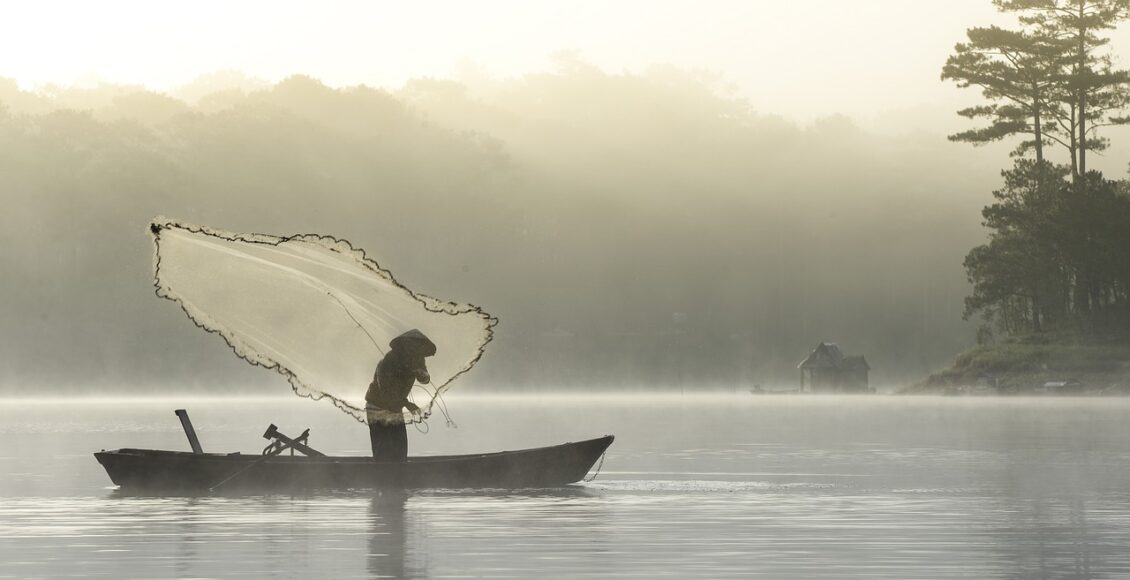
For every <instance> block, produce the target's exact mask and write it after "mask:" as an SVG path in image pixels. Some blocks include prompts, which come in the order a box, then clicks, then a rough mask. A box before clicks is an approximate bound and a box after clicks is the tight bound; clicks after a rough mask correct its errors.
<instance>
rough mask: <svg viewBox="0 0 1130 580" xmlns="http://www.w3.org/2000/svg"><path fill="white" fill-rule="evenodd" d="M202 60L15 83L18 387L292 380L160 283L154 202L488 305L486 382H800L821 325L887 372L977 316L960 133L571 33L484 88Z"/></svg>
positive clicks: (13, 245) (10, 365)
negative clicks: (811, 102)
mask: <svg viewBox="0 0 1130 580" xmlns="http://www.w3.org/2000/svg"><path fill="white" fill-rule="evenodd" d="M228 77H231V78H228ZM225 79H227V80H229V81H230V82H231V83H233V84H232V85H230V86H229V85H225V84H224V81H225ZM203 85H204V86H207V87H209V88H211V89H214V90H215V92H213V93H211V94H204V93H202V92H201V89H200V88H199V86H200V85H199V84H195V85H193V94H192V100H193V101H195V104H190V103H188V102H184V101H180V100H177V99H175V98H172V97H169V96H165V95H156V94H152V93H147V92H144V91H140V90H137V89H134V88H129V87H124V88H123V87H108V86H104V87H99V88H95V89H89V90H83V91H77V92H74V93H72V92H69V91H66V90H62V89H49V90H48V91H47V92H35V93H29V92H23V91H19V90H18V89H17V88H15V86H14V85H12V84H6V83H3V82H0V101H2V102H3V103H5V105H6V106H7V107H8V109H9V110H8V114H7V115H0V191H3V192H4V195H5V198H6V199H8V200H9V204H8V205H7V211H6V212H5V213H4V214H3V215H0V236H2V237H3V238H2V240H3V242H4V244H5V248H6V250H5V251H4V252H3V253H0V260H2V263H0V266H2V267H3V268H4V271H5V272H6V278H7V279H8V280H9V284H8V285H7V288H8V289H7V290H6V292H5V301H3V303H0V316H2V319H3V324H4V328H5V330H6V332H8V333H9V334H8V336H10V337H18V338H11V339H10V340H9V342H8V343H7V344H6V346H5V349H4V350H3V352H0V359H2V362H3V365H2V368H0V378H2V379H3V382H4V383H5V384H19V383H21V382H36V383H40V382H43V383H59V382H63V383H71V382H73V383H75V384H90V385H92V386H101V387H104V386H106V385H107V384H110V385H126V386H135V385H138V384H165V383H170V382H171V383H175V384H177V385H184V384H186V383H187V384H192V383H200V384H203V385H207V384H209V383H212V382H216V381H223V382H226V383H229V384H230V383H231V382H246V383H252V382H255V381H266V380H272V379H273V377H272V376H269V374H266V373H264V374H258V373H255V372H254V370H253V369H243V368H242V366H241V363H239V361H236V360H234V357H230V354H229V353H228V352H227V351H226V350H224V349H223V347H222V345H221V344H213V342H216V343H218V342H219V341H212V340H210V339H211V337H206V336H198V334H203V333H197V332H196V331H195V329H193V328H191V325H189V324H187V323H186V322H185V321H184V320H182V319H181V317H182V315H181V314H180V313H179V312H177V311H176V310H175V309H173V308H169V307H168V305H167V304H164V303H163V302H162V301H159V300H157V299H156V298H154V297H153V296H152V290H151V278H150V277H151V273H150V267H151V263H150V255H149V253H150V250H151V248H150V242H149V240H148V237H147V234H146V225H147V224H148V222H149V219H150V218H151V217H153V216H154V215H157V214H164V215H168V216H173V217H176V218H178V219H182V220H185V221H189V222H198V223H203V224H208V225H212V226H215V227H218V228H223V229H227V230H235V231H262V232H268V233H276V234H287V233H298V232H327V233H333V234H335V235H338V236H340V237H344V238H347V239H349V240H351V241H352V242H353V243H354V244H355V245H357V246H359V247H363V248H365V249H367V250H369V251H370V253H371V254H372V255H373V256H375V257H376V258H377V259H379V260H380V261H381V263H382V264H383V265H384V266H386V267H388V268H390V269H391V270H393V271H394V272H395V273H396V274H397V276H398V278H399V279H401V280H403V281H404V282H406V283H407V284H409V285H411V286H412V287H413V288H414V289H418V290H420V291H423V292H425V293H427V294H431V295H435V296H441V297H444V298H451V299H456V300H460V301H469V302H473V303H476V304H481V305H482V306H483V307H484V308H486V309H487V310H489V311H490V312H491V313H493V314H496V315H498V316H499V317H500V318H501V320H502V323H501V325H500V326H499V327H498V329H497V332H498V334H497V337H496V340H495V342H494V343H493V344H492V348H491V350H490V352H488V353H487V356H486V357H485V358H484V360H483V363H482V364H481V365H480V366H479V367H477V368H476V370H475V373H472V375H470V376H468V377H467V379H468V381H471V382H477V383H479V384H481V385H488V386H489V385H511V386H530V387H531V388H533V387H538V386H550V387H552V386H558V385H573V384H575V385H586V386H592V387H604V386H609V385H613V386H648V387H655V386H665V385H675V384H682V383H686V384H688V385H690V384H694V385H699V386H719V387H725V388H742V386H743V385H751V384H754V383H761V384H765V385H772V384H783V385H786V386H788V385H792V384H794V383H795V382H796V381H797V380H798V377H797V374H796V370H795V365H796V363H797V362H798V361H799V360H800V359H801V358H803V356H804V354H805V353H807V352H808V350H810V349H811V347H812V345H813V344H815V343H817V342H819V341H821V340H841V341H844V342H850V343H851V347H852V349H853V350H855V351H857V352H861V353H865V354H866V355H867V357H868V360H869V361H870V362H871V363H872V365H873V366H874V367H875V368H876V371H875V374H874V378H875V382H877V383H879V384H883V383H887V382H895V381H899V380H905V379H910V378H917V377H918V376H920V375H921V374H922V373H924V372H926V371H928V370H930V369H932V368H935V367H937V366H939V365H941V364H943V363H944V361H946V360H948V359H949V358H950V357H951V356H952V354H953V353H954V352H956V351H958V350H960V349H961V348H962V347H963V345H965V344H966V343H967V342H968V339H969V336H970V333H971V329H970V328H969V327H968V326H966V325H965V324H964V323H962V322H961V320H960V317H959V316H957V314H958V313H960V311H961V297H962V295H963V294H964V293H965V288H966V287H965V281H964V280H963V278H962V274H961V270H960V268H959V266H958V263H959V258H960V256H961V255H962V253H963V252H964V249H965V248H968V247H969V246H970V245H972V244H974V243H976V242H977V240H978V239H980V234H979V233H978V228H977V224H976V220H975V219H974V218H972V216H974V215H975V213H974V212H975V208H976V207H977V205H978V202H977V199H976V193H975V192H977V191H978V190H982V189H983V187H984V186H985V185H986V181H987V179H985V178H982V177H981V175H980V174H977V173H976V172H971V173H969V174H967V175H957V176H955V175H954V173H953V171H952V169H951V168H952V166H953V164H954V163H955V162H956V163H960V164H962V165H963V166H965V167H976V166H978V163H977V161H976V159H975V158H974V157H973V156H972V154H966V153H964V152H960V151H958V152H955V151H953V149H952V146H951V145H949V144H948V143H945V142H944V141H943V142H938V141H937V140H934V139H932V138H930V137H928V136H913V137H911V136H908V137H879V136H876V135H872V134H868V133H866V132H864V131H862V130H860V129H858V128H856V127H855V126H853V125H852V124H851V123H850V121H847V120H845V119H842V118H839V119H827V120H823V121H821V122H818V123H815V124H814V125H813V126H811V127H809V128H801V127H798V126H796V125H794V124H791V123H788V122H786V121H783V120H781V119H779V118H776V117H773V116H767V115H761V114H758V113H756V112H754V111H752V110H751V109H750V107H749V106H748V104H747V103H745V102H743V101H741V100H739V99H735V98H732V97H728V96H726V95H725V94H724V93H723V92H722V91H720V90H719V87H717V85H716V80H715V79H712V78H710V77H707V76H702V75H697V74H693V73H687V72H683V71H679V70H675V69H670V68H659V69H656V70H654V71H652V72H650V73H648V74H608V73H606V72H604V71H601V70H599V69H597V68H595V67H592V66H589V65H587V64H585V63H583V62H580V61H577V60H576V59H575V58H574V59H570V58H565V59H563V61H562V64H561V67H560V69H559V70H557V71H554V72H549V73H543V74H535V75H528V76H525V77H520V78H515V79H511V80H506V81H495V82H494V83H493V84H492V85H490V86H487V87H479V88H478V89H474V88H471V87H466V86H463V85H460V84H458V83H453V82H451V81H437V80H418V81H413V82H411V83H409V84H408V85H407V86H406V87H405V88H404V89H403V90H401V91H398V92H388V91H382V90H377V89H372V88H367V87H349V88H340V89H334V88H330V87H327V86H325V85H323V84H322V83H320V82H319V81H317V80H315V79H312V78H308V77H292V78H290V79H286V80H284V81H282V82H280V83H278V84H276V85H272V86H263V87H262V88H257V87H258V85H256V84H254V83H250V82H249V81H247V79H245V78H243V77H241V76H239V75H228V76H223V75H221V76H219V77H212V78H210V79H209V80H208V82H207V83H203ZM939 264H941V265H942V266H939ZM438 340H442V339H441V338H437V341H438ZM229 359H232V360H229ZM60 360H64V361H65V362H64V363H60V362H59V361H60ZM360 388H361V387H360V386H359V389H360ZM362 390H363V389H362Z"/></svg>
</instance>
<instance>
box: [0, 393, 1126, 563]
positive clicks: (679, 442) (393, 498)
mask: <svg viewBox="0 0 1130 580" xmlns="http://www.w3.org/2000/svg"><path fill="white" fill-rule="evenodd" d="M448 403H449V407H450V408H451V409H452V412H453V418H454V420H455V421H456V422H457V423H458V428H457V429H450V428H446V427H444V426H443V424H442V420H440V419H439V418H438V417H437V418H434V419H433V420H432V421H431V425H430V429H431V430H430V432H429V433H428V434H422V433H419V432H416V431H410V434H409V437H410V444H411V451H412V454H413V455H417V454H425V455H432V454H450V453H470V452H479V451H494V450H500V449H511V448H518V447H530V446H538V445H545V444H554V443H560V442H562V441H566V440H579V439H585V438H589V437H593V436H597V435H602V434H605V433H613V434H615V435H616V436H617V439H616V442H615V444H614V445H613V446H612V447H611V448H610V449H609V452H608V454H607V457H606V458H605V461H604V464H603V467H602V469H601V471H600V474H599V475H598V476H597V478H596V479H595V481H592V482H588V483H583V484H578V485H575V486H569V487H568V488H563V489H550V490H529V491H522V490H518V491H505V492H503V491H498V492H493V491H489V490H488V491H460V490H428V491H420V492H409V493H407V494H403V495H399V494H388V493H386V494H382V495H374V494H373V493H370V492H350V491H340V492H334V493H327V494H319V495H313V496H302V497H292V496H284V495H271V496H224V495H222V494H221V495H217V496H210V497H165V498H157V497H129V496H125V495H122V494H121V493H120V492H117V491H115V490H113V488H112V486H111V485H110V482H109V480H108V478H107V477H106V475H105V473H104V472H103V470H102V469H101V467H100V466H99V465H98V464H97V462H96V461H95V460H94V458H93V457H92V456H91V453H92V452H93V451H97V450H99V449H102V448H107V449H112V448H118V447H146V448H162V449H174V450H187V449H188V445H187V442H186V441H185V439H184V435H183V433H181V430H180V426H179V424H178V422H177V420H176V417H175V416H174V415H173V413H172V409H173V408H177V407H187V408H188V410H189V412H190V413H191V415H192V418H193V421H194V423H195V425H196V429H197V432H198V433H199V435H200V439H201V442H202V444H203V446H204V449H205V451H211V452H229V451H237V450H238V451H242V452H245V453H257V452H258V450H259V449H261V448H262V446H263V445H264V444H265V443H266V442H265V441H264V440H263V439H260V438H259V436H260V434H261V432H262V429H263V428H265V427H266V425H267V424H268V423H271V422H273V423H275V424H277V425H278V426H279V428H280V430H282V431H283V432H286V433H297V432H299V431H301V430H302V429H304V428H306V427H310V428H311V444H312V445H313V446H314V447H315V448H316V449H319V450H321V451H324V452H327V453H330V454H333V455H365V454H367V452H368V449H367V447H368V440H367V433H366V432H365V429H364V426H362V425H360V424H357V423H355V422H353V421H352V420H350V419H349V418H348V417H346V416H345V415H343V414H341V413H340V412H338V411H336V410H334V409H332V407H329V406H325V407H322V406H319V405H317V404H314V403H310V402H308V401H303V400H300V399H297V398H294V399H289V398H281V399H232V400H225V399H213V400H207V399H200V398H192V397H186V398H183V399H176V398H169V399H161V400H147V399H135V400H123V399H119V400H102V401H100V400H98V399H57V400H36V401H14V400H4V401H3V402H0V436H2V437H3V438H4V440H5V441H6V445H5V446H4V451H3V452H0V465H2V468H0V473H2V474H3V476H2V479H0V496H2V499H3V501H0V562H4V565H3V566H0V577H27V576H50V577H59V576H65V575H68V574H79V573H81V574H86V575H93V576H107V577H153V576H173V575H176V576H196V577H231V576H236V575H249V576H270V575H287V576H299V577H300V576H326V575H331V576H334V577H341V578H353V577H357V578H361V577H373V576H377V575H381V574H386V575H393V576H402V577H439V576H445V575H452V574H462V575H471V576H491V577H514V578H519V577H531V576H539V577H577V576H594V577H656V576H664V575H669V576H673V577H702V578H722V577H739V576H741V577H748V576H754V577H758V576H760V577H767V578H908V577H926V578H968V577H978V578H1110V577H1118V576H1120V575H1124V574H1128V573H1130V556H1127V555H1126V553H1125V550H1124V549H1123V548H1124V546H1125V545H1126V544H1127V543H1130V520H1127V518H1126V517H1125V514H1124V508H1125V505H1127V503H1126V502H1127V501H1130V492H1127V491H1126V490H1127V483H1128V482H1130V461H1128V460H1130V451H1128V449H1130V433H1128V432H1127V430H1126V429H1124V417H1125V414H1126V413H1127V411H1130V408H1128V407H1130V402H1127V401H1124V400H1122V399H1113V400H1112V399H1090V398H1080V399H1063V398H1056V399H1047V398H1045V399H1039V398H1019V397H1017V398H999V399H998V398H957V399H955V398H935V397H908V398H903V397H867V396H856V397H832V396H828V397H825V396H760V397H757V396H751V395H745V396H739V395H726V396H723V395H717V396H685V397H681V396H677V395H669V394H668V395H662V394H654V393H644V394H640V395H633V396H592V395H585V396H574V395H552V396H483V395H474V394H467V393H463V394H461V395H460V394H455V395H452V396H449V397H448Z"/></svg>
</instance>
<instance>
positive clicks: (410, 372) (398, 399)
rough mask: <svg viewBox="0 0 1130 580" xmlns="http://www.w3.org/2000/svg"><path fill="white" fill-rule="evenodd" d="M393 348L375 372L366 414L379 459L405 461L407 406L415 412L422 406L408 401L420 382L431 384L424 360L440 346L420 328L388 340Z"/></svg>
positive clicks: (367, 400)
mask: <svg viewBox="0 0 1130 580" xmlns="http://www.w3.org/2000/svg"><path fill="white" fill-rule="evenodd" d="M388 346H389V351H388V353H387V354H385V356H384V358H382V359H381V362H379V363H377V370H376V372H375V373H374V374H373V382H371V383H369V390H368V391H366V392H365V415H366V418H367V419H368V423H369V441H370V443H372V446H373V458H374V459H376V460H377V461H404V460H406V459H407V458H408V428H407V426H406V425H405V424H404V409H405V408H407V409H408V411H409V412H411V413H412V414H417V413H419V412H420V407H418V406H416V405H415V404H414V403H412V402H411V401H409V400H408V393H410V392H411V391H412V386H413V385H414V384H415V383H416V381H420V382H421V383H423V384H425V385H426V384H428V382H430V381H431V377H430V376H429V375H428V367H427V365H426V364H425V363H424V359H425V358H426V357H429V356H432V355H434V354H435V353H436V345H435V343H433V342H432V341H431V340H430V339H428V337H427V336H425V335H424V333H422V332H420V331H419V330H415V329H413V330H409V331H408V332H405V333H404V334H401V335H400V336H398V337H396V338H394V339H392V341H391V342H389V343H388Z"/></svg>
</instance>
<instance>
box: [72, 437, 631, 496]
mask: <svg viewBox="0 0 1130 580" xmlns="http://www.w3.org/2000/svg"><path fill="white" fill-rule="evenodd" d="M612 440H613V437H612V436H611V435H607V436H605V437H600V438H597V439H590V440H587V441H578V442H575V443H565V444H563V445H554V446H552V447H539V448H535V449H523V450H520V451H503V452H499V453H484V454H478V455H449V456H435V457H409V458H408V460H407V461H405V462H402V463H386V462H377V461H374V460H373V459H372V458H368V457H329V456H323V457H306V456H289V455H274V456H261V455H241V454H231V455H223V454H215V453H204V454H197V453H189V452H182V451H160V450H152V449H117V450H114V451H101V452H99V453H95V454H94V456H95V458H97V459H98V462H99V463H101V464H102V466H103V467H104V468H105V469H106V473H107V474H108V475H109V476H110V480H111V481H113V482H114V484H116V485H118V486H119V487H120V488H121V489H122V490H150V491H153V490H186V491H192V490H195V491H208V490H213V489H216V490H219V489H222V490H224V491H228V490H235V489H240V490H248V489H254V490H279V489H284V490H303V489H370V488H400V489H414V488H529V487H556V486H561V485H567V484H570V483H575V482H577V481H580V480H581V479H583V478H584V477H585V474H587V473H588V471H589V470H590V469H591V468H592V466H593V465H594V464H595V463H596V461H597V459H599V458H600V456H601V455H602V454H603V453H604V451H605V450H606V449H607V448H608V446H609V445H611V444H612Z"/></svg>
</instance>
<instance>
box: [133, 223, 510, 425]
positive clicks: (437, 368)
mask: <svg viewBox="0 0 1130 580" xmlns="http://www.w3.org/2000/svg"><path fill="white" fill-rule="evenodd" d="M150 231H151V232H152V234H153V239H154V244H155V246H156V248H155V256H154V278H155V286H156V289H157V295H158V296H161V297H163V298H168V299H169V300H172V301H174V302H176V303H177V304H179V305H180V307H181V308H182V309H183V310H184V312H185V314H187V315H188V317H189V318H190V319H192V321H193V322H194V323H195V324H196V326H198V327H200V328H203V329H204V330H207V331H208V332H211V333H215V334H217V335H219V336H221V337H223V339H224V340H225V341H227V343H228V345H229V346H230V347H231V349H232V350H233V351H234V352H235V354H236V355H238V356H239V357H240V358H242V359H243V360H245V361H247V362H249V363H251V364H253V365H258V366H261V367H265V368H269V369H273V370H275V371H277V372H279V373H280V374H282V375H284V376H286V377H287V379H288V380H289V382H290V386H291V388H292V389H293V390H294V392H295V393H297V394H298V395H300V396H303V397H308V398H311V399H315V400H324V401H329V402H331V403H333V404H334V405H335V406H336V407H337V408H338V409H341V410H342V411H344V412H346V413H348V414H350V415H351V416H353V417H354V418H356V419H357V420H358V421H362V422H363V421H364V420H365V402H364V395H365V390H366V388H367V387H368V385H369V382H370V381H371V380H372V379H373V372H374V369H375V368H376V365H377V363H378V362H379V361H380V360H381V358H382V356H383V355H384V353H385V352H387V351H388V348H389V346H388V344H389V341H391V340H392V339H393V338H395V337H396V336H398V335H400V334H402V333H404V332H405V331H408V330H411V329H419V330H420V331H422V332H423V333H424V334H426V335H427V336H428V337H430V338H431V340H432V341H433V342H435V344H436V345H437V347H438V351H437V352H436V354H435V355H434V356H432V357H429V358H428V359H427V365H428V370H429V371H430V374H431V379H432V380H431V384H430V385H416V386H415V387H414V388H413V391H412V395H411V398H412V400H413V401H414V402H415V403H416V404H417V405H419V407H420V409H421V413H420V415H419V417H415V416H413V415H411V414H409V413H407V412H405V414H404V419H405V421H407V422H412V421H422V420H424V419H426V418H427V417H428V416H429V415H431V413H432V409H433V406H435V405H436V403H437V400H438V398H439V397H440V396H441V395H442V394H443V393H444V392H445V391H446V390H447V389H448V388H449V386H450V385H451V382H452V381H453V380H454V379H455V378H457V377H459V376H460V375H462V374H463V373H465V372H467V371H468V370H470V369H471V367H472V366H474V365H475V363H476V362H478V360H479V358H480V357H481V356H482V354H483V349H484V348H485V347H486V345H487V343H488V342H490V340H491V336H492V329H493V327H494V325H495V324H496V323H497V319H495V318H494V317H492V316H490V315H489V314H487V313H486V312H483V311H482V309H480V308H479V307H477V306H474V305H470V304H456V303H454V302H445V301H442V300H437V299H435V298H432V297H430V296H425V295H423V294H420V293H417V292H414V291H412V290H411V289H409V288H407V287H406V286H404V285H403V284H401V283H400V282H398V281H397V280H396V278H394V277H393V275H392V273H391V272H389V271H388V270H385V269H384V268H381V266H380V265H379V264H377V262H375V261H373V260H372V259H371V258H369V257H368V256H367V255H366V254H365V252H364V251H363V250H360V249H357V248H354V247H353V246H352V245H351V244H350V243H349V242H348V241H345V240H339V239H337V238H334V237H330V236H324V235H312V234H305V235H295V236H289V237H276V236H269V235H263V234H237V233H231V232H224V231H220V230H214V229H209V228H205V227H200V226H194V225H187V224H183V223H178V222H176V221H172V220H168V219H165V218H156V219H154V220H153V222H152V224H151V225H150ZM440 404H442V401H440Z"/></svg>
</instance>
